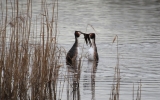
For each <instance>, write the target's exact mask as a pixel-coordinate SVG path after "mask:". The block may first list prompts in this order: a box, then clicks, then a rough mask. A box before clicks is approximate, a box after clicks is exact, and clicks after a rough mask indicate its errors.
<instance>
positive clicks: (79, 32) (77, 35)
mask: <svg viewBox="0 0 160 100" xmlns="http://www.w3.org/2000/svg"><path fill="white" fill-rule="evenodd" d="M81 34H84V33H82V32H81V31H75V33H74V35H75V37H77V38H78V37H79V36H80V35H81Z"/></svg>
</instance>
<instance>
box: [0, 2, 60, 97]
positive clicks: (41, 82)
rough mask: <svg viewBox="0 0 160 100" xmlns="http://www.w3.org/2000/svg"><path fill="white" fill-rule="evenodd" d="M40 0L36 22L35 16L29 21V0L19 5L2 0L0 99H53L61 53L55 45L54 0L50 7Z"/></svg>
mask: <svg viewBox="0 0 160 100" xmlns="http://www.w3.org/2000/svg"><path fill="white" fill-rule="evenodd" d="M2 2H3V1H1V4H2ZM3 3H4V2H3ZM40 3H41V12H40V13H41V14H40V15H39V16H38V17H40V24H38V21H39V19H38V18H36V21H33V18H32V14H33V13H32V12H33V11H32V7H33V5H32V0H27V1H26V4H23V5H22V4H21V2H20V1H19V0H14V1H11V0H10V1H9V0H6V2H5V5H4V6H5V8H4V7H1V8H0V9H1V10H0V11H1V12H0V13H1V19H2V20H0V21H1V22H0V100H11V99H13V100H17V99H20V100H30V99H31V100H44V99H50V100H56V99H57V95H58V94H57V93H58V92H57V91H58V90H57V77H58V75H59V74H58V73H59V68H60V67H61V65H60V63H61V62H60V59H61V58H60V57H61V54H62V53H61V52H62V50H61V48H58V46H57V20H58V1H57V0H55V1H53V3H52V4H51V6H52V7H51V9H50V10H48V6H47V1H46V0H41V2H40ZM21 6H22V7H24V8H26V9H22V7H21ZM35 25H36V29H34V27H35ZM37 27H40V31H38V30H37ZM39 34H40V35H39ZM33 36H34V37H39V38H36V41H38V42H35V41H33Z"/></svg>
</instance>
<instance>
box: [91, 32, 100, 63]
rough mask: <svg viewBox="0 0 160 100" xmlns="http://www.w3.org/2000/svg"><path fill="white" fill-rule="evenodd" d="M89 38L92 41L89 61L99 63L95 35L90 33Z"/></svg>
mask: <svg viewBox="0 0 160 100" xmlns="http://www.w3.org/2000/svg"><path fill="white" fill-rule="evenodd" d="M89 38H90V39H91V47H90V49H89V50H88V60H94V61H97V62H98V60H99V57H98V52H97V47H96V42H95V34H94V33H90V34H89Z"/></svg>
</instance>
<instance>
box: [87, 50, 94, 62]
mask: <svg viewBox="0 0 160 100" xmlns="http://www.w3.org/2000/svg"><path fill="white" fill-rule="evenodd" d="M88 60H94V49H93V47H90V49H89V50H88Z"/></svg>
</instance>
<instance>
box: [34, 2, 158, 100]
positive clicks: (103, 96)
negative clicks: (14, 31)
mask: <svg viewBox="0 0 160 100" xmlns="http://www.w3.org/2000/svg"><path fill="white" fill-rule="evenodd" d="M47 2H48V3H49V2H52V1H50V0H48V1H47ZM32 6H33V8H32V9H33V17H35V16H36V15H39V12H40V1H35V0H33V4H32ZM35 18H36V17H35ZM57 25H58V33H59V34H58V45H59V47H63V48H64V49H65V50H66V52H67V51H68V50H69V49H70V48H71V47H72V45H73V43H74V40H75V39H74V31H75V30H78V31H82V32H87V33H91V32H94V33H96V44H97V49H98V54H99V59H100V60H99V63H98V65H97V68H96V69H94V70H95V71H94V72H93V69H92V66H93V65H94V64H93V65H92V63H90V62H88V61H87V59H86V58H85V57H84V56H85V54H86V53H87V50H88V48H89V46H86V45H85V43H84V39H83V36H80V39H79V42H80V45H81V47H83V45H84V50H83V53H82V55H83V61H82V69H81V76H80V83H79V89H78V91H76V92H77V95H76V96H77V98H78V99H79V100H109V98H110V93H111V89H112V84H113V78H114V73H115V66H116V63H117V42H116V41H115V43H113V39H114V38H115V36H116V35H117V36H118V55H119V67H120V77H121V80H120V100H133V84H134V100H135V99H136V93H137V90H138V86H139V82H140V80H141V100H159V98H160V51H159V50H160V1H159V0H58V23H57ZM62 58H63V59H62V64H63V65H64V66H63V67H61V70H62V71H61V73H60V74H61V75H60V76H63V75H66V73H67V66H66V65H65V55H64V56H63V57H62ZM71 74H72V73H69V76H72V75H71ZM72 85H73V84H72ZM72 85H71V83H68V82H67V81H65V82H64V84H62V85H61V87H60V88H63V89H62V90H63V91H61V93H62V94H61V96H60V98H61V99H62V100H66V99H68V100H71V99H73V100H74V98H75V97H73V94H74V92H73V91H72V88H73V86H72ZM67 88H70V89H71V90H70V91H68V90H67ZM60 90H61V89H60Z"/></svg>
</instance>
